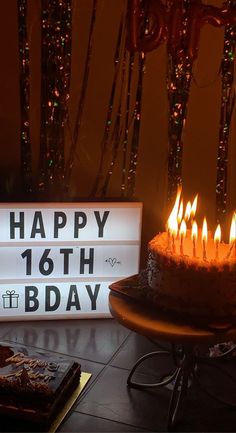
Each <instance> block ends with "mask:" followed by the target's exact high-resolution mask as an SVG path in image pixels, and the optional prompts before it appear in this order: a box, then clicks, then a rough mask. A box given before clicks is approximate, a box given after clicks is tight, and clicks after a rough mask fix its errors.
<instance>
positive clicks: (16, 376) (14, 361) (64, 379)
mask: <svg viewBox="0 0 236 433" xmlns="http://www.w3.org/2000/svg"><path fill="white" fill-rule="evenodd" d="M80 374H81V369H80V365H79V364H78V363H76V362H73V361H70V360H68V359H65V358H63V357H62V356H60V355H58V356H56V355H54V354H52V353H49V352H41V351H40V350H33V349H32V348H30V347H27V346H23V345H18V344H14V343H6V342H4V343H2V342H1V343H0V414H2V415H6V416H14V417H17V418H20V419H23V420H27V421H33V422H37V423H38V424H40V425H45V426H46V425H49V424H50V423H51V422H52V420H53V418H54V417H55V415H57V414H58V412H59V411H60V409H61V408H62V407H63V405H64V403H65V402H66V401H67V399H68V398H69V397H70V395H71V394H72V392H73V390H74V389H75V388H76V387H77V386H78V384H79V381H80Z"/></svg>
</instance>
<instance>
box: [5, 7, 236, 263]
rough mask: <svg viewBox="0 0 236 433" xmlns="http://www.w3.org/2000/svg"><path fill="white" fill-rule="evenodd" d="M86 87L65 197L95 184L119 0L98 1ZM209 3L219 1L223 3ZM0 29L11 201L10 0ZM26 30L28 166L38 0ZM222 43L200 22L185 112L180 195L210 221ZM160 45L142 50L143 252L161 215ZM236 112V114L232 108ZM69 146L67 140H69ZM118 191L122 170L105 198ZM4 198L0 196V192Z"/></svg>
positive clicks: (15, 126) (13, 21) (36, 97)
mask: <svg viewBox="0 0 236 433" xmlns="http://www.w3.org/2000/svg"><path fill="white" fill-rule="evenodd" d="M98 3H99V7H98V11H97V24H96V31H95V40H94V51H93V57H92V63H91V68H90V72H91V73H90V77H89V88H88V94H87V98H86V103H85V110H84V117H83V124H82V129H81V135H80V144H79V147H78V149H77V154H76V157H75V165H74V169H73V176H72V185H71V188H70V196H71V198H72V199H74V198H76V197H82V198H84V199H86V197H87V196H88V194H89V192H90V190H91V185H92V183H93V181H94V178H95V174H96V169H97V161H98V158H99V155H100V142H101V137H102V134H103V128H104V121H105V116H106V107H107V104H108V98H109V93H110V86H111V82H112V72H113V63H112V56H113V53H114V46H115V38H116V31H117V28H118V24H119V14H120V11H121V10H122V7H123V0H115V1H114V0H99V2H98ZM207 3H210V4H214V5H216V6H221V5H222V1H219V0H214V1H213V0H209V1H208V2H207ZM1 7H2V17H4V18H3V19H2V23H1V27H0V49H1V65H2V67H1V69H0V83H1V96H0V144H1V161H0V182H1V189H2V190H6V189H7V190H8V191H9V192H10V196H12V197H14V198H15V197H16V198H17V193H18V192H19V191H18V190H19V188H18V185H19V180H20V149H19V115H20V114H19V113H20V109H19V86H18V84H19V83H18V78H19V64H18V56H17V15H16V0H9V1H8V2H2V5H1ZM90 10H91V1H90V0H74V15H73V51H72V75H71V100H70V117H71V122H72V125H73V121H74V116H75V108H76V106H77V103H78V97H79V92H80V84H81V77H82V72H83V70H82V67H81V65H82V64H83V60H84V56H85V52H86V37H87V33H88V17H89V14H90ZM29 28H30V44H31V45H30V47H31V92H32V94H31V97H32V104H31V126H32V128H31V141H32V146H33V164H34V170H36V169H37V164H38V151H39V116H40V88H39V84H40V0H30V8H29ZM222 48H223V29H217V28H214V27H212V26H209V25H206V26H205V27H204V29H203V30H202V33H201V40H200V49H199V56H198V59H197V60H196V61H195V64H194V70H193V81H192V85H191V92H190V100H189V104H188V116H187V122H186V129H185V133H184V158H183V179H184V192H185V196H186V198H188V197H189V198H190V199H191V198H192V197H193V196H194V195H195V193H196V192H198V193H199V195H200V209H201V213H202V214H207V216H208V219H209V220H210V222H213V221H214V215H215V180H216V155H217V145H218V143H217V140H218V131H219V113H220V88H221V79H220V75H219V67H220V61H221V54H222ZM165 73H166V51H165V45H164V44H163V45H161V46H160V47H159V48H158V49H157V50H155V51H153V52H152V53H150V54H148V56H147V66H146V73H145V78H144V89H143V91H144V97H143V110H142V127H141V136H140V151H139V162H138V172H137V188H136V199H137V200H141V201H143V203H144V219H143V255H142V265H143V263H144V260H145V254H146V243H147V241H148V240H149V239H150V238H151V237H152V236H153V235H154V234H155V233H156V232H157V231H158V230H160V229H161V228H162V227H163V225H164V223H165V220H166V216H167V209H166V199H165V197H166V187H167V184H166V175H167V156H168V143H167V121H168V105H167V94H166V82H165V80H166V76H165ZM234 117H235V113H234ZM235 137H236V127H235V121H234V122H233V127H232V134H231V147H230V164H229V167H230V178H229V204H228V208H229V210H231V209H233V208H235V207H236V188H235V185H236V168H235V164H234V161H235V159H236V140H235ZM67 150H68V143H67ZM119 195H120V167H118V168H117V170H116V171H115V173H114V175H113V179H112V185H111V189H110V190H109V196H110V197H119ZM3 197H4V196H3Z"/></svg>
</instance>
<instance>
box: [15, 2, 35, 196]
mask: <svg viewBox="0 0 236 433" xmlns="http://www.w3.org/2000/svg"><path fill="white" fill-rule="evenodd" d="M17 10H18V36H19V42H18V44H19V60H20V109H21V113H20V147H21V171H22V178H23V185H24V190H25V192H27V193H31V192H32V189H33V186H32V185H33V184H32V161H31V145H30V122H29V107H30V106H29V98H30V70H29V63H30V58H29V43H28V34H27V0H18V1H17Z"/></svg>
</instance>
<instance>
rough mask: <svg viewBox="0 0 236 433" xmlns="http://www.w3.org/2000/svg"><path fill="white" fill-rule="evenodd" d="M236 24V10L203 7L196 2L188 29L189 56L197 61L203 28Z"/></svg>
mask: <svg viewBox="0 0 236 433" xmlns="http://www.w3.org/2000/svg"><path fill="white" fill-rule="evenodd" d="M235 22H236V10H235V9H233V10H228V9H225V8H217V7H215V6H211V5H203V4H202V3H201V1H199V0H195V1H193V2H192V4H191V6H190V8H189V22H188V29H187V40H188V46H187V55H189V57H190V58H191V59H195V58H196V57H197V54H198V49H199V40H200V33H201V28H202V26H203V25H204V24H210V25H212V26H214V27H222V26H225V25H226V24H233V23H235Z"/></svg>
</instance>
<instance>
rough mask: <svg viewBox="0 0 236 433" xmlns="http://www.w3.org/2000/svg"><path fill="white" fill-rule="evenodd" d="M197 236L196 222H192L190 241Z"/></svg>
mask: <svg viewBox="0 0 236 433" xmlns="http://www.w3.org/2000/svg"><path fill="white" fill-rule="evenodd" d="M197 234H198V226H197V223H196V221H193V225H192V233H191V237H192V239H195V240H196V239H197Z"/></svg>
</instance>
